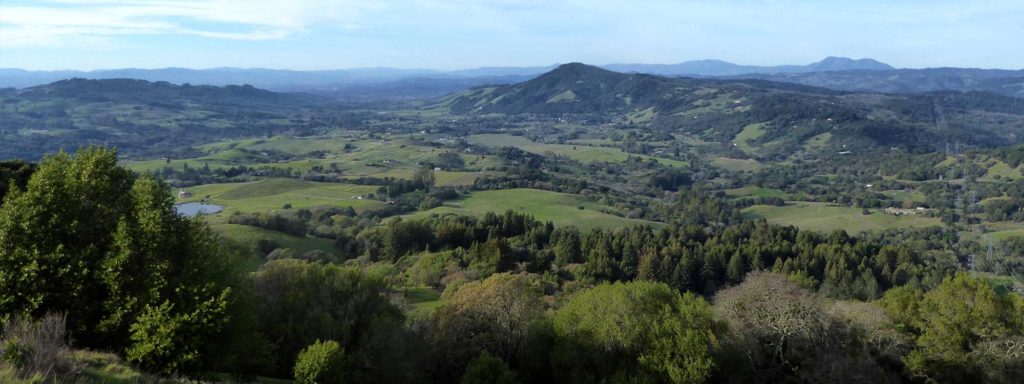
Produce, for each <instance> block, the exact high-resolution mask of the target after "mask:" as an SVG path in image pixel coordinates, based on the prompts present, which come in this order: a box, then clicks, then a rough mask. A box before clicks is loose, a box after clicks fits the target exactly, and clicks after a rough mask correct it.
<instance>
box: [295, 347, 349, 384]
mask: <svg viewBox="0 0 1024 384" xmlns="http://www.w3.org/2000/svg"><path fill="white" fill-rule="evenodd" d="M344 360H345V350H344V349H342V348H341V345H339V344H338V342H337V341H330V340H329V341H325V342H321V341H320V340H317V341H316V342H315V343H313V344H312V345H310V346H309V347H306V349H303V350H302V352H299V356H298V357H297V358H296V359H295V383H296V384H341V383H344V382H345V380H344V379H343V377H344V370H343V368H344V365H343V363H344Z"/></svg>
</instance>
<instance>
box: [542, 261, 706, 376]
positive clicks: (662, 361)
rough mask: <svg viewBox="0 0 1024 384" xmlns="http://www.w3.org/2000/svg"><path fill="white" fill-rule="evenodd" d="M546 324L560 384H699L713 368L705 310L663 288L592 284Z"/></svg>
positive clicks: (691, 297)
mask: <svg viewBox="0 0 1024 384" xmlns="http://www.w3.org/2000/svg"><path fill="white" fill-rule="evenodd" d="M553 322H554V332H555V336H556V343H557V344H556V347H555V350H554V352H553V357H552V359H553V363H554V366H555V369H556V375H558V376H559V378H560V379H561V380H562V381H567V382H601V381H622V380H627V379H628V380H629V381H633V382H672V383H700V382H703V381H704V380H706V379H707V378H708V376H709V375H710V374H711V369H712V367H713V366H714V362H713V360H712V358H711V351H710V349H711V348H714V345H715V344H716V343H717V342H716V338H715V336H714V334H713V333H712V320H711V309H710V306H709V305H708V304H707V303H706V302H705V301H704V300H703V299H701V298H699V297H696V296H694V295H692V294H685V295H679V293H678V292H676V291H674V290H672V289H671V288H669V287H668V286H667V285H664V284H660V283H653V282H642V281H638V282H630V283H615V284H602V285H599V286H597V287H594V288H592V289H589V290H586V291H583V292H580V293H578V294H576V295H575V296H574V297H573V298H572V299H571V300H570V301H569V302H568V303H566V304H565V306H563V307H562V308H560V309H559V310H558V311H557V312H556V313H555V315H554V318H553Z"/></svg>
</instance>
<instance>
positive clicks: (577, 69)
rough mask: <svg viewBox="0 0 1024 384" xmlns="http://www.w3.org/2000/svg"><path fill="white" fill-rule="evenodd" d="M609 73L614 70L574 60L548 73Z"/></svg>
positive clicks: (578, 74)
mask: <svg viewBox="0 0 1024 384" xmlns="http://www.w3.org/2000/svg"><path fill="white" fill-rule="evenodd" d="M608 73H612V71H609V70H607V69H603V68H600V67H596V66H593V65H588V64H583V63H579V62H572V63H566V64H562V65H559V66H558V67H557V68H555V69H553V70H551V71H550V72H548V73H547V74H555V75H564V74H570V75H577V76H580V75H592V74H608Z"/></svg>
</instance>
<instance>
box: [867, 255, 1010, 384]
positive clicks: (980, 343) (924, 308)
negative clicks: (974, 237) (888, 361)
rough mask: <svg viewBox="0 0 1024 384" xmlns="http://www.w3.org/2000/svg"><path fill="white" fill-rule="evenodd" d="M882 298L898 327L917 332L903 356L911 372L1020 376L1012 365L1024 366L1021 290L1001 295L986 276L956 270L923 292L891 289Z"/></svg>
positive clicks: (1002, 378) (994, 378)
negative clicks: (980, 276) (914, 339)
mask: <svg viewBox="0 0 1024 384" xmlns="http://www.w3.org/2000/svg"><path fill="white" fill-rule="evenodd" d="M915 300H919V303H920V304H917V302H916V301H915ZM882 303H883V306H884V308H885V309H886V310H887V311H888V312H889V314H890V316H892V317H893V318H894V319H895V320H896V324H897V326H898V327H899V328H898V329H900V330H902V331H904V332H907V333H909V334H911V335H913V336H916V339H917V347H916V348H915V349H914V350H913V351H912V352H911V353H910V355H909V356H907V358H906V359H905V361H906V362H907V365H908V366H909V367H910V369H911V370H912V371H913V372H914V373H915V374H917V375H921V376H924V377H926V378H928V379H930V380H934V381H937V382H982V381H985V382H996V383H998V382H1013V379H1014V378H1015V377H1017V378H1019V372H1015V371H1014V370H1015V369H1019V368H1021V367H1024V357H1022V356H1024V355H1022V354H1021V351H1020V347H1019V345H1020V344H1018V343H1020V342H1022V341H1024V299H1022V298H1021V297H1020V296H1018V295H1001V294H999V293H997V292H996V291H995V289H993V288H992V285H991V284H989V282H988V281H987V280H985V279H979V278H974V277H971V276H970V275H968V274H966V273H958V274H956V275H955V276H952V277H947V278H946V279H945V280H943V281H942V283H941V284H939V286H938V287H936V288H935V289H933V290H931V291H928V292H926V293H924V294H921V293H920V291H916V290H911V289H894V290H890V291H889V292H887V293H886V294H885V296H884V297H883V298H882ZM1015 345H1018V346H1016V347H1015ZM1015 348H1016V349H1015Z"/></svg>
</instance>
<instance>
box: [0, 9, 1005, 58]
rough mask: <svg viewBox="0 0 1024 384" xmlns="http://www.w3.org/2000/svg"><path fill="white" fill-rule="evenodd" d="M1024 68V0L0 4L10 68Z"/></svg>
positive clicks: (0, 39)
mask: <svg viewBox="0 0 1024 384" xmlns="http://www.w3.org/2000/svg"><path fill="white" fill-rule="evenodd" d="M826 56H845V57H852V58H864V57H870V58H874V59H877V60H879V61H882V62H885V63H888V64H891V65H893V66H896V67H906V68H921V67H940V66H955V67H980V68H1006V69H1021V68H1024V0H992V1H970V0H957V1H952V0H860V1H853V0H850V1H845V0H844V1H838V0H813V1H811V0H806V1H803V0H761V1H758V0H718V1H702V0H692V1H691V0H675V1H671V0H664V1H655V0H652V1H646V0H631V1H614V0H565V1H561V0H518V1H517V0H363V1H357V0H333V1H328V0H277V1H271V0H200V1H191V0H152V1H143V0H128V1H125V0H56V1H22V0H0V68H25V69H34V70H56V69H77V70H93V69H111V68H164V67H186V68H213V67H243V68H256V67H259V68H277V69H296V70H319V69H343V68H366V67H397V68H430V69H444V70H451V69H464V68H475V67H483V66H538V65H550V64H557V63H565V62H572V61H579V62H585V63H590V64H611V63H661V64H668V63H678V62H682V61H687V60H699V59H720V60H726V61H731V62H734V63H737V64H747V65H779V64H807V63H811V62H814V61H818V60H821V59H822V58H824V57H826Z"/></svg>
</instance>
